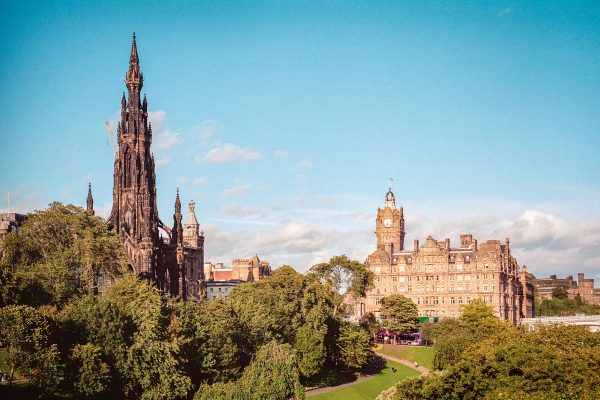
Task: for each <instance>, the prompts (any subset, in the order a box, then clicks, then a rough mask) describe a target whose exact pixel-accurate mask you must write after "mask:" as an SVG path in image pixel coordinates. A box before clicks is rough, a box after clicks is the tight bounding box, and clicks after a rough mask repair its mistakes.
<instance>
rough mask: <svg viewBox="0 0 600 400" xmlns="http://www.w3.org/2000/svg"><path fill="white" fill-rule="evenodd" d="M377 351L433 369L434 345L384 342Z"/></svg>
mask: <svg viewBox="0 0 600 400" xmlns="http://www.w3.org/2000/svg"><path fill="white" fill-rule="evenodd" d="M377 351H378V352H380V353H383V354H387V355H388V356H392V357H396V358H403V359H405V360H410V361H416V362H418V363H419V364H421V365H422V366H424V367H425V368H429V369H433V347H422V346H400V345H395V344H384V345H383V349H382V350H377Z"/></svg>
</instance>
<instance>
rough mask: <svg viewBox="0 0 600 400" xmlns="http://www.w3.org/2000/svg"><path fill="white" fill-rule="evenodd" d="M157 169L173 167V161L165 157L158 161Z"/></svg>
mask: <svg viewBox="0 0 600 400" xmlns="http://www.w3.org/2000/svg"><path fill="white" fill-rule="evenodd" d="M155 164H156V169H165V168H168V167H169V165H171V159H170V158H169V157H163V158H159V159H158V160H156V163H155Z"/></svg>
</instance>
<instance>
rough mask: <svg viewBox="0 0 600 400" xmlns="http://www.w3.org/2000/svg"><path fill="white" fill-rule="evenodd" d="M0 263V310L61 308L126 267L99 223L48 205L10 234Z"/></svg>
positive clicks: (83, 214) (70, 208) (120, 250)
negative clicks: (5, 307)
mask: <svg viewBox="0 0 600 400" xmlns="http://www.w3.org/2000/svg"><path fill="white" fill-rule="evenodd" d="M2 248H3V257H2V258H1V259H0V283H2V285H1V287H0V305H2V304H28V305H31V306H39V305H44V304H53V305H64V304H66V303H67V302H68V301H69V300H70V299H71V298H73V297H74V296H76V295H79V294H81V293H86V292H87V293H91V292H94V291H97V289H98V276H99V275H100V274H103V275H105V276H106V277H117V276H119V275H120V274H121V269H122V265H124V261H125V258H124V251H123V246H122V244H121V242H120V241H119V238H118V237H117V236H116V235H114V234H112V233H109V232H108V229H107V226H106V223H105V222H104V221H103V220H102V218H100V217H97V216H93V215H89V214H87V213H86V212H85V211H84V210H83V209H82V208H80V207H77V206H73V205H63V204H61V203H57V202H55V203H51V204H50V205H49V207H48V208H47V209H46V210H42V211H36V212H33V213H31V214H29V215H28V219H27V221H25V222H24V223H23V225H22V226H21V228H20V229H19V230H17V231H16V232H11V233H9V234H8V235H7V236H6V237H5V240H4V243H3V245H2Z"/></svg>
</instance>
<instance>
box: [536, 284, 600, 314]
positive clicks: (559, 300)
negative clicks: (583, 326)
mask: <svg viewBox="0 0 600 400" xmlns="http://www.w3.org/2000/svg"><path fill="white" fill-rule="evenodd" d="M535 314H536V316H538V317H560V316H569V315H577V314H586V315H600V305H597V304H589V303H587V302H586V301H585V300H584V299H583V298H582V297H581V296H580V295H579V294H577V295H576V296H575V297H574V298H572V299H570V298H569V296H568V293H567V289H565V288H564V287H560V286H559V287H556V288H554V289H553V290H552V298H550V299H548V298H539V296H537V297H536V301H535Z"/></svg>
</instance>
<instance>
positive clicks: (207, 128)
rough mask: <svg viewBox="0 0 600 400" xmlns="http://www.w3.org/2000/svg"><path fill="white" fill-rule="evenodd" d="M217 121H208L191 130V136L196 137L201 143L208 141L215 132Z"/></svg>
mask: <svg viewBox="0 0 600 400" xmlns="http://www.w3.org/2000/svg"><path fill="white" fill-rule="evenodd" d="M217 127H218V125H217V121H215V120H214V119H209V120H206V121H204V122H202V123H201V124H200V125H197V126H195V127H193V128H192V134H193V135H195V136H196V137H198V138H199V139H200V140H201V141H206V140H208V139H210V138H211V137H212V136H213V135H214V134H215V132H216V131H217Z"/></svg>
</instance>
